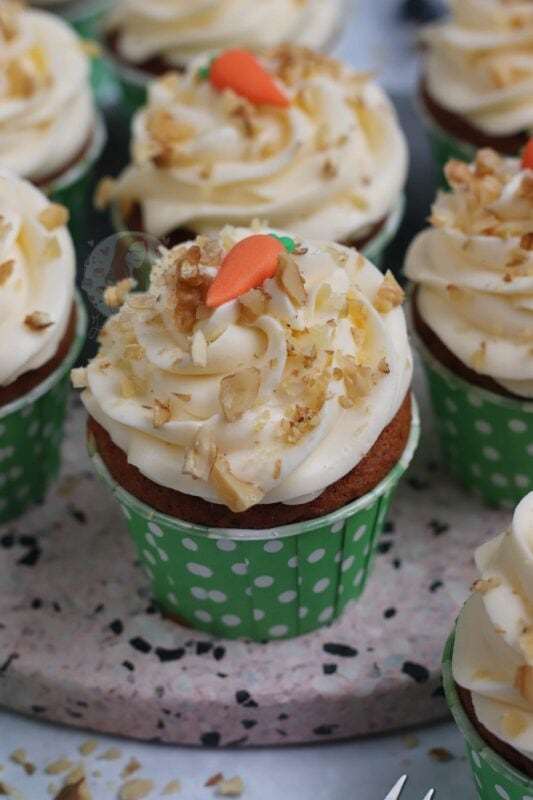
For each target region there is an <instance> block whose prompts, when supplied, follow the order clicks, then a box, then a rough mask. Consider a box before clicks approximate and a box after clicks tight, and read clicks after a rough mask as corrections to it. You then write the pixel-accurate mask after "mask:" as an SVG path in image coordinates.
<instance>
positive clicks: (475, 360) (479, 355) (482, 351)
mask: <svg viewBox="0 0 533 800" xmlns="http://www.w3.org/2000/svg"><path fill="white" fill-rule="evenodd" d="M486 360H487V343H486V342H481V345H480V346H479V347H478V349H477V350H476V351H475V353H473V354H472V367H473V368H474V369H475V370H477V371H478V372H481V371H482V370H483V369H484V367H485V364H486Z"/></svg>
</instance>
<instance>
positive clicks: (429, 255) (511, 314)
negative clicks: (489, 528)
mask: <svg viewBox="0 0 533 800" xmlns="http://www.w3.org/2000/svg"><path fill="white" fill-rule="evenodd" d="M530 155H531V149H530V148H529V147H528V150H527V152H526V156H525V158H524V162H522V161H520V160H518V159H513V158H502V157H501V156H499V155H498V154H497V153H496V152H495V151H494V150H487V149H484V150H480V151H479V153H478V154H477V157H476V160H475V161H474V163H472V164H470V165H468V164H465V163H463V162H460V161H453V160H452V161H450V162H449V163H448V165H447V167H446V177H447V179H448V182H449V184H450V186H451V191H450V192H447V193H444V192H443V193H440V194H439V195H438V197H437V200H436V202H435V204H434V206H433V212H432V215H431V227H430V228H429V229H427V230H425V231H423V232H422V233H421V234H419V236H418V237H417V238H416V239H415V241H414V243H413V244H412V246H411V248H410V250H409V252H408V254H407V262H406V274H407V276H408V278H410V280H411V281H413V283H414V285H415V291H414V294H413V317H414V327H415V329H416V332H417V334H418V339H419V343H420V350H421V354H422V358H423V361H424V364H425V367H426V371H427V375H428V380H429V386H430V391H431V395H432V399H433V405H434V410H435V415H436V418H437V423H438V427H439V432H440V434H441V439H442V445H443V452H444V456H445V460H446V462H447V463H448V465H449V467H450V469H451V471H452V473H453V474H454V475H455V476H456V477H457V478H458V479H459V480H460V481H461V482H462V483H463V484H464V485H465V486H466V487H468V488H471V489H474V490H476V492H477V493H479V494H481V496H482V497H483V498H484V499H485V500H486V501H487V502H489V503H491V504H494V505H501V504H504V505H508V506H509V505H510V506H513V505H515V504H516V503H517V502H518V501H519V500H520V498H521V497H522V496H523V495H524V494H525V492H526V491H527V490H529V489H530V488H531V487H532V485H533V484H532V478H533V475H532V473H531V455H532V454H533V451H532V449H531V426H532V424H533V422H532V420H533V417H532V415H531V412H532V411H533V401H532V398H533V360H532V345H533V314H532V309H533V159H531V158H530Z"/></svg>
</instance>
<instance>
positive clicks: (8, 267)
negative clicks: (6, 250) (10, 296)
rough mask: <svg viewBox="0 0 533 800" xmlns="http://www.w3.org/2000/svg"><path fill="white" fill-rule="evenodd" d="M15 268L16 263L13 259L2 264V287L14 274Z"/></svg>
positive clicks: (0, 267)
mask: <svg viewBox="0 0 533 800" xmlns="http://www.w3.org/2000/svg"><path fill="white" fill-rule="evenodd" d="M14 267H15V262H14V261H13V259H12V258H10V259H9V260H8V261H3V262H2V264H0V286H3V285H4V284H5V283H7V281H8V280H9V278H10V277H11V275H12V274H13V269H14Z"/></svg>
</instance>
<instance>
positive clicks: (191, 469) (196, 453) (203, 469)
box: [183, 427, 217, 481]
mask: <svg viewBox="0 0 533 800" xmlns="http://www.w3.org/2000/svg"><path fill="white" fill-rule="evenodd" d="M216 457H217V447H216V443H215V439H214V437H213V433H212V432H211V431H210V430H209V429H208V428H206V427H202V428H200V431H199V432H198V434H197V435H196V438H195V440H194V443H193V444H192V446H191V447H189V448H187V450H186V452H185V459H184V463H183V473H184V475H191V476H192V477H193V478H199V479H200V480H203V481H208V480H209V476H210V475H211V470H212V469H213V465H214V463H215V460H216Z"/></svg>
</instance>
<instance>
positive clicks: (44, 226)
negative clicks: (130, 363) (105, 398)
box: [0, 168, 85, 523]
mask: <svg viewBox="0 0 533 800" xmlns="http://www.w3.org/2000/svg"><path fill="white" fill-rule="evenodd" d="M67 220H68V212H67V210H66V209H65V208H64V207H63V206H60V205H57V204H54V203H50V202H49V200H48V199H47V198H46V197H45V196H44V195H43V194H42V193H41V192H40V191H38V190H37V189H35V188H34V187H33V186H32V185H31V184H30V183H28V182H27V181H24V180H22V179H20V178H18V177H16V176H15V175H13V174H12V173H10V172H8V171H7V170H5V169H3V168H0V342H2V343H3V344H4V345H5V346H3V347H2V348H0V487H1V492H0V523H3V522H6V521H8V520H10V519H13V518H14V517H15V516H18V515H19V514H20V513H22V511H24V509H25V508H26V507H27V506H29V505H30V504H31V503H34V502H38V501H41V500H42V499H43V498H44V495H45V493H46V490H47V488H48V485H49V483H50V481H51V480H52V479H53V478H54V477H55V475H56V473H57V471H58V469H59V448H60V444H61V438H62V429H63V420H64V417H65V410H66V402H67V397H68V391H69V371H70V368H71V367H72V365H73V363H74V361H75V359H76V357H77V355H78V353H79V351H80V348H81V345H82V340H83V334H84V329H85V314H84V311H83V308H82V306H81V304H80V303H79V302H77V299H76V297H75V294H74V274H75V257H74V249H73V245H72V240H71V238H70V235H69V233H68V230H67V228H66V223H67Z"/></svg>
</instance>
